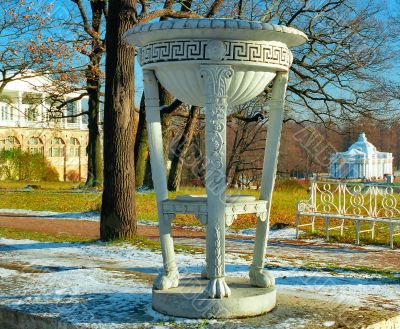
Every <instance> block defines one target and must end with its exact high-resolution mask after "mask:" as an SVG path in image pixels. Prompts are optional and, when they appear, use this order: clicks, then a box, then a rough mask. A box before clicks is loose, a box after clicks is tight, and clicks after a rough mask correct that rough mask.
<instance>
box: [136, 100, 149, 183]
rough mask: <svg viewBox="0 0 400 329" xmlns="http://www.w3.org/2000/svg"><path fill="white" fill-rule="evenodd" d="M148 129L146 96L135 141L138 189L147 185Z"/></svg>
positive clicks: (141, 106) (141, 102)
mask: <svg viewBox="0 0 400 329" xmlns="http://www.w3.org/2000/svg"><path fill="white" fill-rule="evenodd" d="M147 157H148V149H147V127H146V112H145V105H144V96H142V99H141V101H140V110H139V123H138V128H137V133H136V140H135V174H136V179H135V182H136V188H138V187H140V186H143V185H145V175H146V167H147Z"/></svg>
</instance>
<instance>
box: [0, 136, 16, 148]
mask: <svg viewBox="0 0 400 329" xmlns="http://www.w3.org/2000/svg"><path fill="white" fill-rule="evenodd" d="M20 147H21V144H20V142H19V140H18V139H17V138H15V137H14V136H8V137H6V138H4V139H0V150H2V151H3V150H14V149H19V148H20Z"/></svg>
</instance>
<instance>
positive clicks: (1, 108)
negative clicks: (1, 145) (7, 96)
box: [0, 103, 14, 121]
mask: <svg viewBox="0 0 400 329" xmlns="http://www.w3.org/2000/svg"><path fill="white" fill-rule="evenodd" d="M0 119H1V120H3V121H7V120H14V111H13V109H12V107H11V106H10V105H8V104H4V103H3V104H0Z"/></svg>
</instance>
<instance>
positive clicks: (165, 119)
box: [158, 84, 174, 175]
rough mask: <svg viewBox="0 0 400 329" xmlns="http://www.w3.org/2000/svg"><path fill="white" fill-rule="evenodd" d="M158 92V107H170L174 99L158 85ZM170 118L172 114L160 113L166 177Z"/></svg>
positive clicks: (170, 137)
mask: <svg viewBox="0 0 400 329" xmlns="http://www.w3.org/2000/svg"><path fill="white" fill-rule="evenodd" d="M158 87H159V90H160V106H161V107H163V106H168V105H171V103H172V101H173V100H174V97H173V96H172V95H171V94H170V93H169V92H168V91H167V90H166V89H165V88H164V87H163V86H162V85H161V84H159V86H158ZM172 116H173V113H161V127H162V138H163V151H164V159H165V166H166V168H167V175H168V166H167V162H168V154H169V145H170V144H171V140H172V138H173V132H172V127H171V123H172Z"/></svg>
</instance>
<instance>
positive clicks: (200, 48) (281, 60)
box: [139, 40, 293, 68]
mask: <svg viewBox="0 0 400 329" xmlns="http://www.w3.org/2000/svg"><path fill="white" fill-rule="evenodd" d="M209 42H210V40H174V41H166V42H157V43H151V44H148V45H146V46H144V47H142V48H141V49H140V51H139V62H140V64H141V65H146V64H153V63H161V62H176V61H194V60H211V58H210V57H209V56H210V54H209V52H207V51H206V49H207V45H208V43H209ZM224 45H225V55H224V56H223V57H222V59H221V61H222V62H223V61H241V62H253V63H265V64H278V65H281V66H285V67H288V68H289V67H290V65H291V64H292V60H293V57H292V53H291V51H290V50H289V48H287V47H285V46H284V45H276V44H271V43H268V42H245V41H224Z"/></svg>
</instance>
